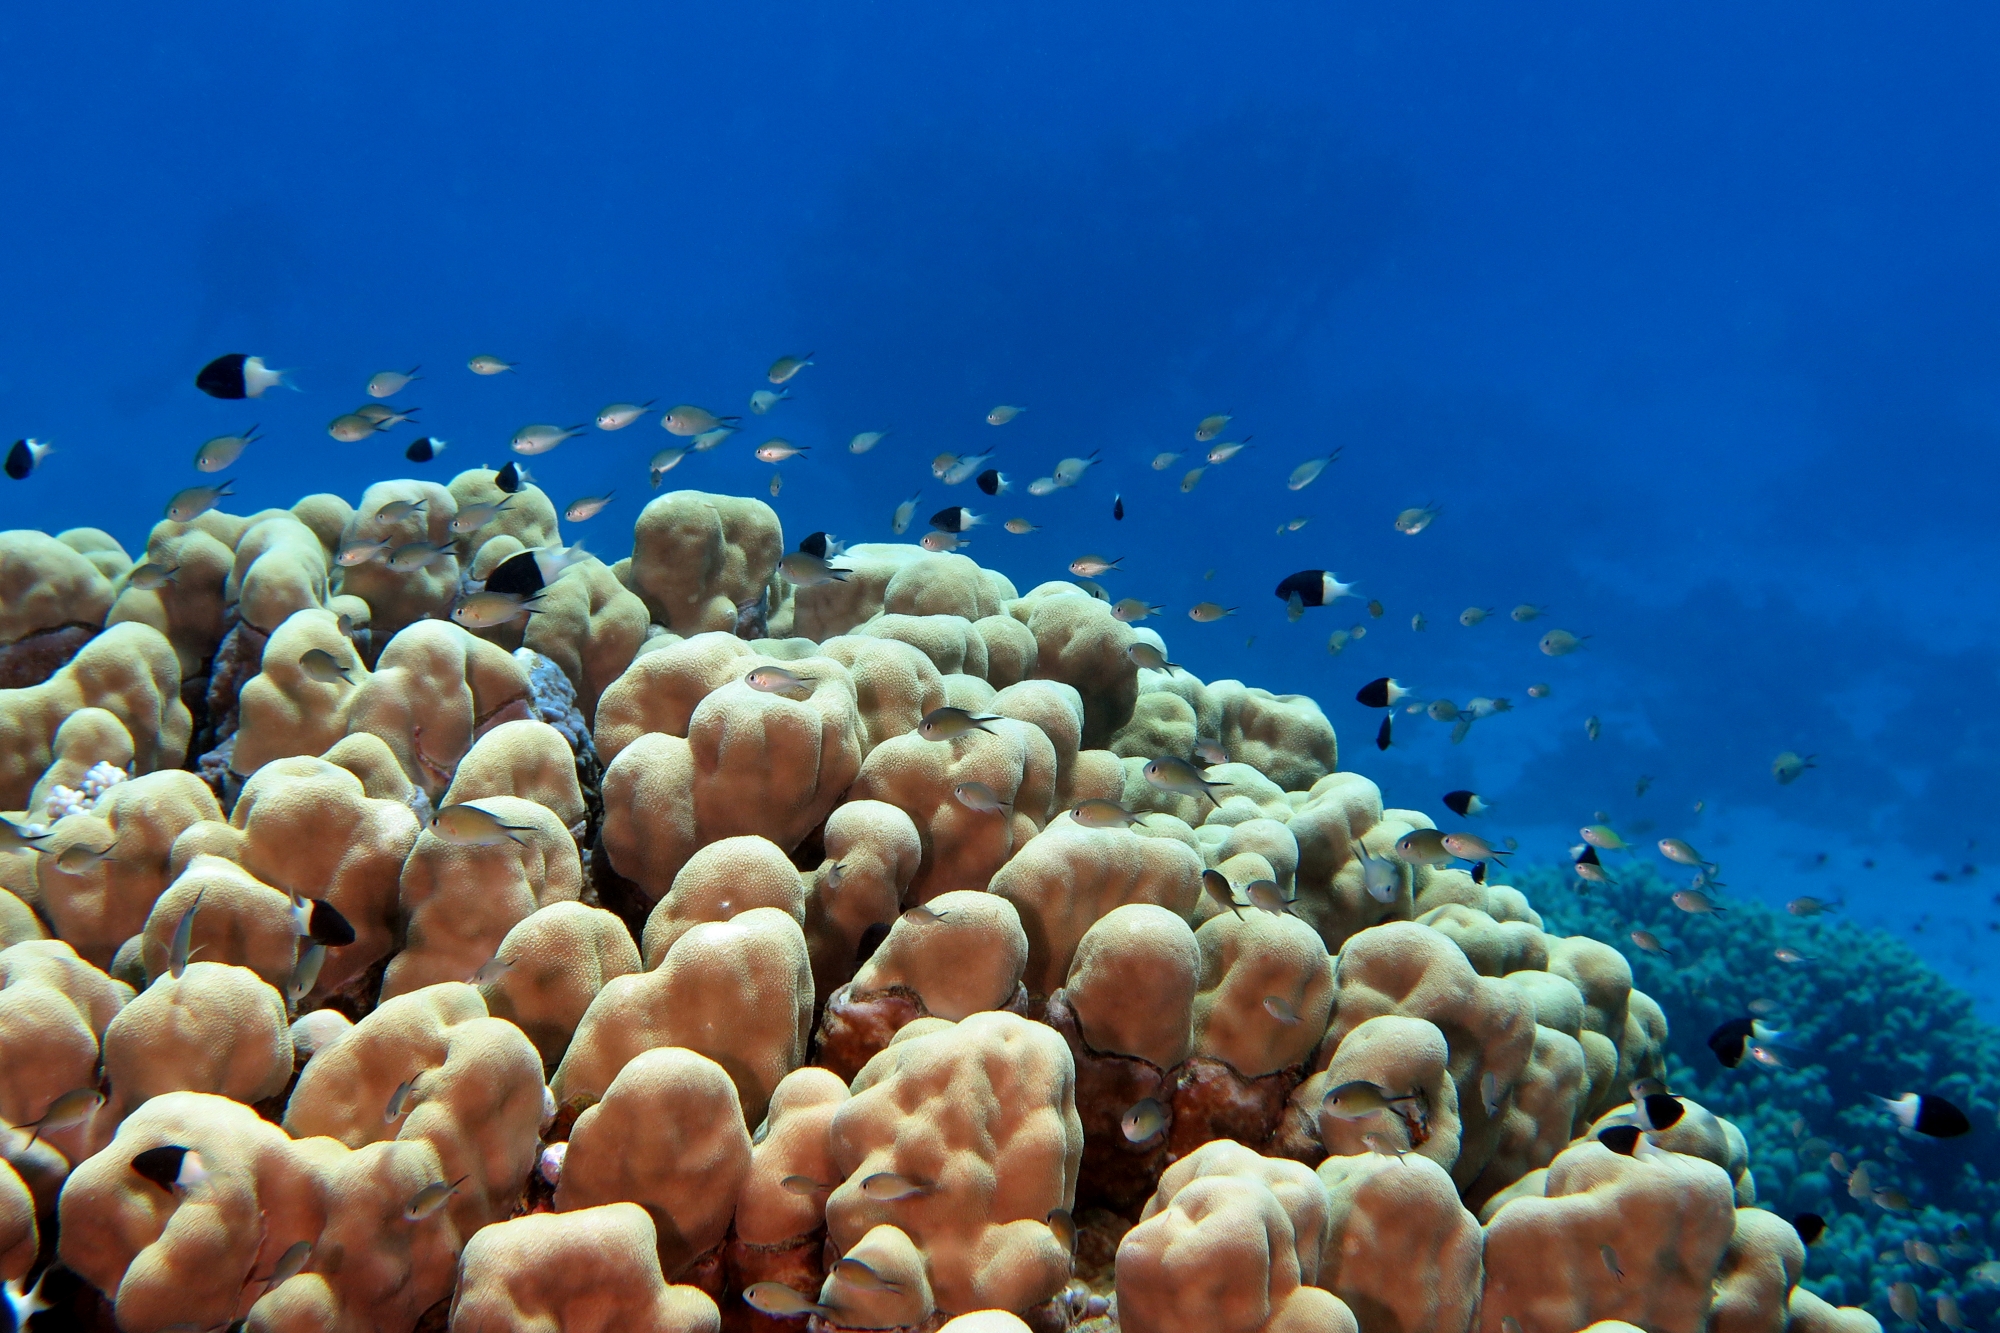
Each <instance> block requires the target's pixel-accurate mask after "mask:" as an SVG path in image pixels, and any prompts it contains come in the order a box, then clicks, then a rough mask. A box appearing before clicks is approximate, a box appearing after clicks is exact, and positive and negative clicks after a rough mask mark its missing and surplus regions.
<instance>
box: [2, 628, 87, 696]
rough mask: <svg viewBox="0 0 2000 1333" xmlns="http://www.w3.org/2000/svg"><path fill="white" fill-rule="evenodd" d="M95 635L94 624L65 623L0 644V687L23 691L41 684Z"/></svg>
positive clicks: (60, 668)
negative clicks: (57, 627)
mask: <svg viewBox="0 0 2000 1333" xmlns="http://www.w3.org/2000/svg"><path fill="white" fill-rule="evenodd" d="M96 637H97V626H95V625H64V626H62V627H61V628H59V629H48V630H42V631H41V632H39V633H36V634H28V635H24V636H23V637H21V638H18V639H16V640H14V642H12V643H10V644H6V645H4V646H0V690H24V689H26V688H28V686H30V685H39V684H41V683H42V682H43V681H45V680H47V679H48V678H49V677H50V676H53V675H55V674H56V672H58V671H60V670H62V668H63V665H64V664H65V663H67V662H68V661H69V659H70V658H72V657H75V656H76V655H77V653H78V652H79V651H80V650H81V649H82V648H83V645H85V644H86V643H89V642H90V641H91V640H92V639H94V638H96Z"/></svg>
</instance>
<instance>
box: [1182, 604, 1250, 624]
mask: <svg viewBox="0 0 2000 1333" xmlns="http://www.w3.org/2000/svg"><path fill="white" fill-rule="evenodd" d="M1238 609H1239V608H1237V607H1234V606H1221V605H1219V604H1217V603H1215V602H1196V603H1195V604H1194V605H1193V606H1191V607H1189V608H1188V619H1189V620H1192V621H1194V622H1195V623H1196V624H1197V625H1210V624H1213V623H1215V622H1216V621H1218V620H1220V619H1222V618H1223V617H1224V616H1233V615H1235V614H1236V612H1237V610H1238Z"/></svg>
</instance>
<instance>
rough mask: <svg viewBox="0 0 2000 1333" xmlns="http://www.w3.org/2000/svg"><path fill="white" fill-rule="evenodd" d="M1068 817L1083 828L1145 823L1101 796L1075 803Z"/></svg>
mask: <svg viewBox="0 0 2000 1333" xmlns="http://www.w3.org/2000/svg"><path fill="white" fill-rule="evenodd" d="M1069 817H1070V820H1071V822H1073V823H1077V824H1081V825H1083V826H1084V827H1085V828H1130V827H1131V826H1132V825H1134V824H1143V823H1145V822H1146V816H1145V815H1143V814H1136V813H1134V812H1133V811H1130V810H1127V809H1126V808H1125V807H1124V806H1122V805H1120V804H1119V803H1118V802H1116V801H1112V800H1106V799H1105V798H1103V797H1101V796H1096V797H1092V798H1091V799H1090V800H1087V801H1079V802H1077V804H1076V806H1075V807H1074V808H1073V809H1071V810H1070V812H1069ZM1207 873H1209V874H1214V873H1215V872H1214V871H1209V872H1207ZM1205 882H1206V881H1205V880H1204V883H1205Z"/></svg>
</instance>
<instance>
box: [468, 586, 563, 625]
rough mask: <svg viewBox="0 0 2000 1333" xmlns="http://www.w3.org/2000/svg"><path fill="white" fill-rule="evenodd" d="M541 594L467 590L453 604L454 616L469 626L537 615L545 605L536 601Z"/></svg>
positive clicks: (501, 623)
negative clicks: (541, 606)
mask: <svg viewBox="0 0 2000 1333" xmlns="http://www.w3.org/2000/svg"><path fill="white" fill-rule="evenodd" d="M539 596H540V594H536V596H535V597H523V596H521V595H520V594H519V593H512V592H473V593H467V594H466V595H465V596H463V597H461V598H459V599H458V601H457V602H456V603H454V604H453V606H452V608H451V618H452V619H453V620H455V621H457V622H458V623H459V624H461V625H463V626H465V627H466V628H467V629H494V628H496V627H497V626H500V625H506V624H510V623H512V622H513V621H516V620H526V619H527V618H528V617H529V616H532V615H534V614H535V613H536V612H537V611H539V610H540V609H541V608H540V607H539V606H537V605H536V602H537V599H538V598H539Z"/></svg>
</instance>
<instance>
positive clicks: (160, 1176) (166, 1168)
mask: <svg viewBox="0 0 2000 1333" xmlns="http://www.w3.org/2000/svg"><path fill="white" fill-rule="evenodd" d="M132 1170H133V1171H135V1172H137V1173H138V1174H139V1175H140V1176H142V1177H144V1178H145V1179H147V1180H150V1181H152V1182H153V1183H154V1184H155V1185H158V1186H159V1187H160V1188H161V1189H163V1190H165V1191H167V1193H169V1194H185V1193H186V1192H187V1191H189V1190H191V1189H194V1188H195V1187H196V1186H198V1185H200V1184H201V1183H202V1182H203V1181H206V1180H207V1179H208V1168H207V1167H206V1166H205V1165H203V1163H202V1160H201V1154H200V1153H198V1152H196V1151H195V1150H194V1149H192V1148H189V1147H186V1146H185V1145H182V1144H178V1143H163V1144H161V1145H160V1146H159V1147H157V1148H148V1149H146V1150H145V1151H144V1152H141V1153H139V1154H137V1155H136V1156H134V1157H133V1158H132Z"/></svg>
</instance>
